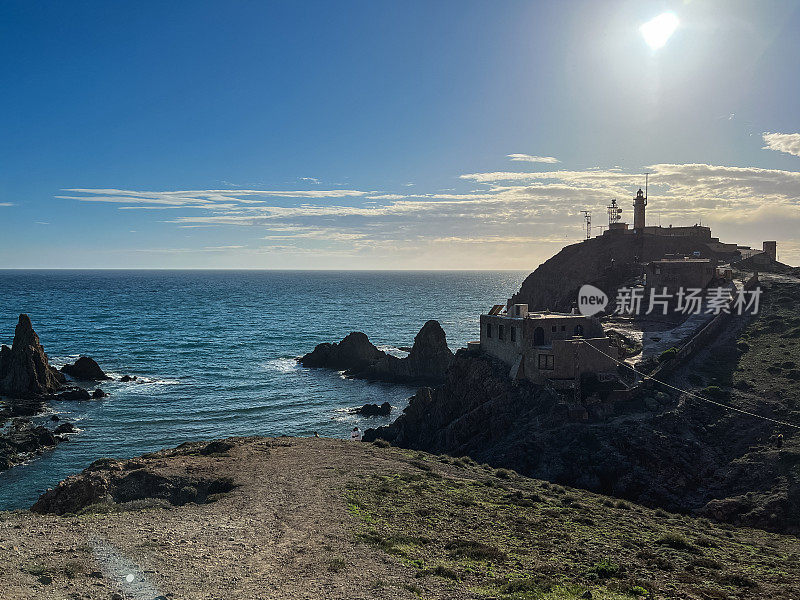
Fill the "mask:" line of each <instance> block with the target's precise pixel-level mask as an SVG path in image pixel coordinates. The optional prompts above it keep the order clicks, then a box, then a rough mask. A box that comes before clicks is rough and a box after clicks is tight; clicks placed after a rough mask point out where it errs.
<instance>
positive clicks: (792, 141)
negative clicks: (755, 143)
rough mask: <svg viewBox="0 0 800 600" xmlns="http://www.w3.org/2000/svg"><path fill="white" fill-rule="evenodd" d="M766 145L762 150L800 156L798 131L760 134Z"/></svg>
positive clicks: (799, 134)
mask: <svg viewBox="0 0 800 600" xmlns="http://www.w3.org/2000/svg"><path fill="white" fill-rule="evenodd" d="M762 137H763V138H764V143H765V144H766V146H764V147H763V148H762V150H775V151H777V152H785V153H786V154H793V155H795V156H800V133H770V132H768V131H765V132H764V134H763V135H762Z"/></svg>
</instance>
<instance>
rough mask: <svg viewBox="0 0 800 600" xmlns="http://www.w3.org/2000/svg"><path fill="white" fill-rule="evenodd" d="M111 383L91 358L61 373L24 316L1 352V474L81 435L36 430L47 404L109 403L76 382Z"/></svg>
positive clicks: (69, 429) (66, 428)
mask: <svg viewBox="0 0 800 600" xmlns="http://www.w3.org/2000/svg"><path fill="white" fill-rule="evenodd" d="M67 376H69V378H70V379H68V378H67ZM110 379H111V377H109V376H108V375H106V374H105V373H104V372H103V370H102V369H101V368H100V366H99V365H98V364H97V362H95V361H94V359H92V358H91V357H88V356H81V357H80V358H78V359H77V360H76V361H75V363H73V364H67V365H64V366H63V367H62V368H61V370H58V369H56V368H55V367H53V366H51V365H50V362H49V360H48V357H47V354H46V353H45V351H44V347H43V346H42V343H41V341H40V340H39V336H38V335H37V334H36V332H35V331H34V329H33V324H32V323H31V319H30V317H29V316H28V315H26V314H21V315H20V316H19V320H18V322H17V326H16V328H15V330H14V340H13V342H12V344H11V346H6V345H3V346H2V347H0V401H2V403H0V471H3V470H6V469H9V468H11V467H12V466H14V465H16V464H19V463H21V462H24V461H26V460H28V459H30V458H32V457H34V456H37V455H40V454H42V453H43V452H46V451H48V450H50V449H52V448H54V447H55V446H56V445H57V444H59V443H61V442H63V441H66V440H67V439H69V435H70V434H73V433H75V432H76V431H77V429H76V427H75V426H74V424H72V423H61V424H59V425H57V426H55V427H54V429H52V430H51V429H48V428H47V427H45V426H44V425H42V424H38V425H37V424H35V423H34V422H33V421H32V420H31V417H35V416H36V415H39V414H40V413H42V412H43V411H44V410H45V409H46V407H47V405H48V404H49V403H53V402H59V401H83V400H99V399H102V398H105V397H107V396H108V394H107V393H106V392H105V391H103V390H102V389H101V388H94V389H93V390H90V389H87V388H85V387H81V386H79V385H77V384H76V383H75V381H80V382H82V383H97V382H99V381H107V380H110ZM90 387H93V386H90ZM51 422H53V423H55V422H56V421H51Z"/></svg>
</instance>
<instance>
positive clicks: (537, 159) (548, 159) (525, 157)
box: [506, 154, 561, 164]
mask: <svg viewBox="0 0 800 600" xmlns="http://www.w3.org/2000/svg"><path fill="white" fill-rule="evenodd" d="M506 156H508V158H510V159H511V160H512V161H517V162H532V163H550V164H553V163H557V162H561V161H560V160H558V159H557V158H555V157H554V156H531V155H530V154H507V155H506Z"/></svg>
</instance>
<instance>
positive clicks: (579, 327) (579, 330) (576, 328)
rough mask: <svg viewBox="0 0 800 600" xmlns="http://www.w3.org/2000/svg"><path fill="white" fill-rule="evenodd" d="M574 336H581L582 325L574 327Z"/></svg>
mask: <svg viewBox="0 0 800 600" xmlns="http://www.w3.org/2000/svg"><path fill="white" fill-rule="evenodd" d="M575 335H583V325H576V326H575Z"/></svg>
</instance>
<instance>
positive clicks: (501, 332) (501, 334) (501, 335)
mask: <svg viewBox="0 0 800 600" xmlns="http://www.w3.org/2000/svg"><path fill="white" fill-rule="evenodd" d="M497 339H498V340H505V339H506V328H505V326H503V325H498V326H497Z"/></svg>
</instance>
